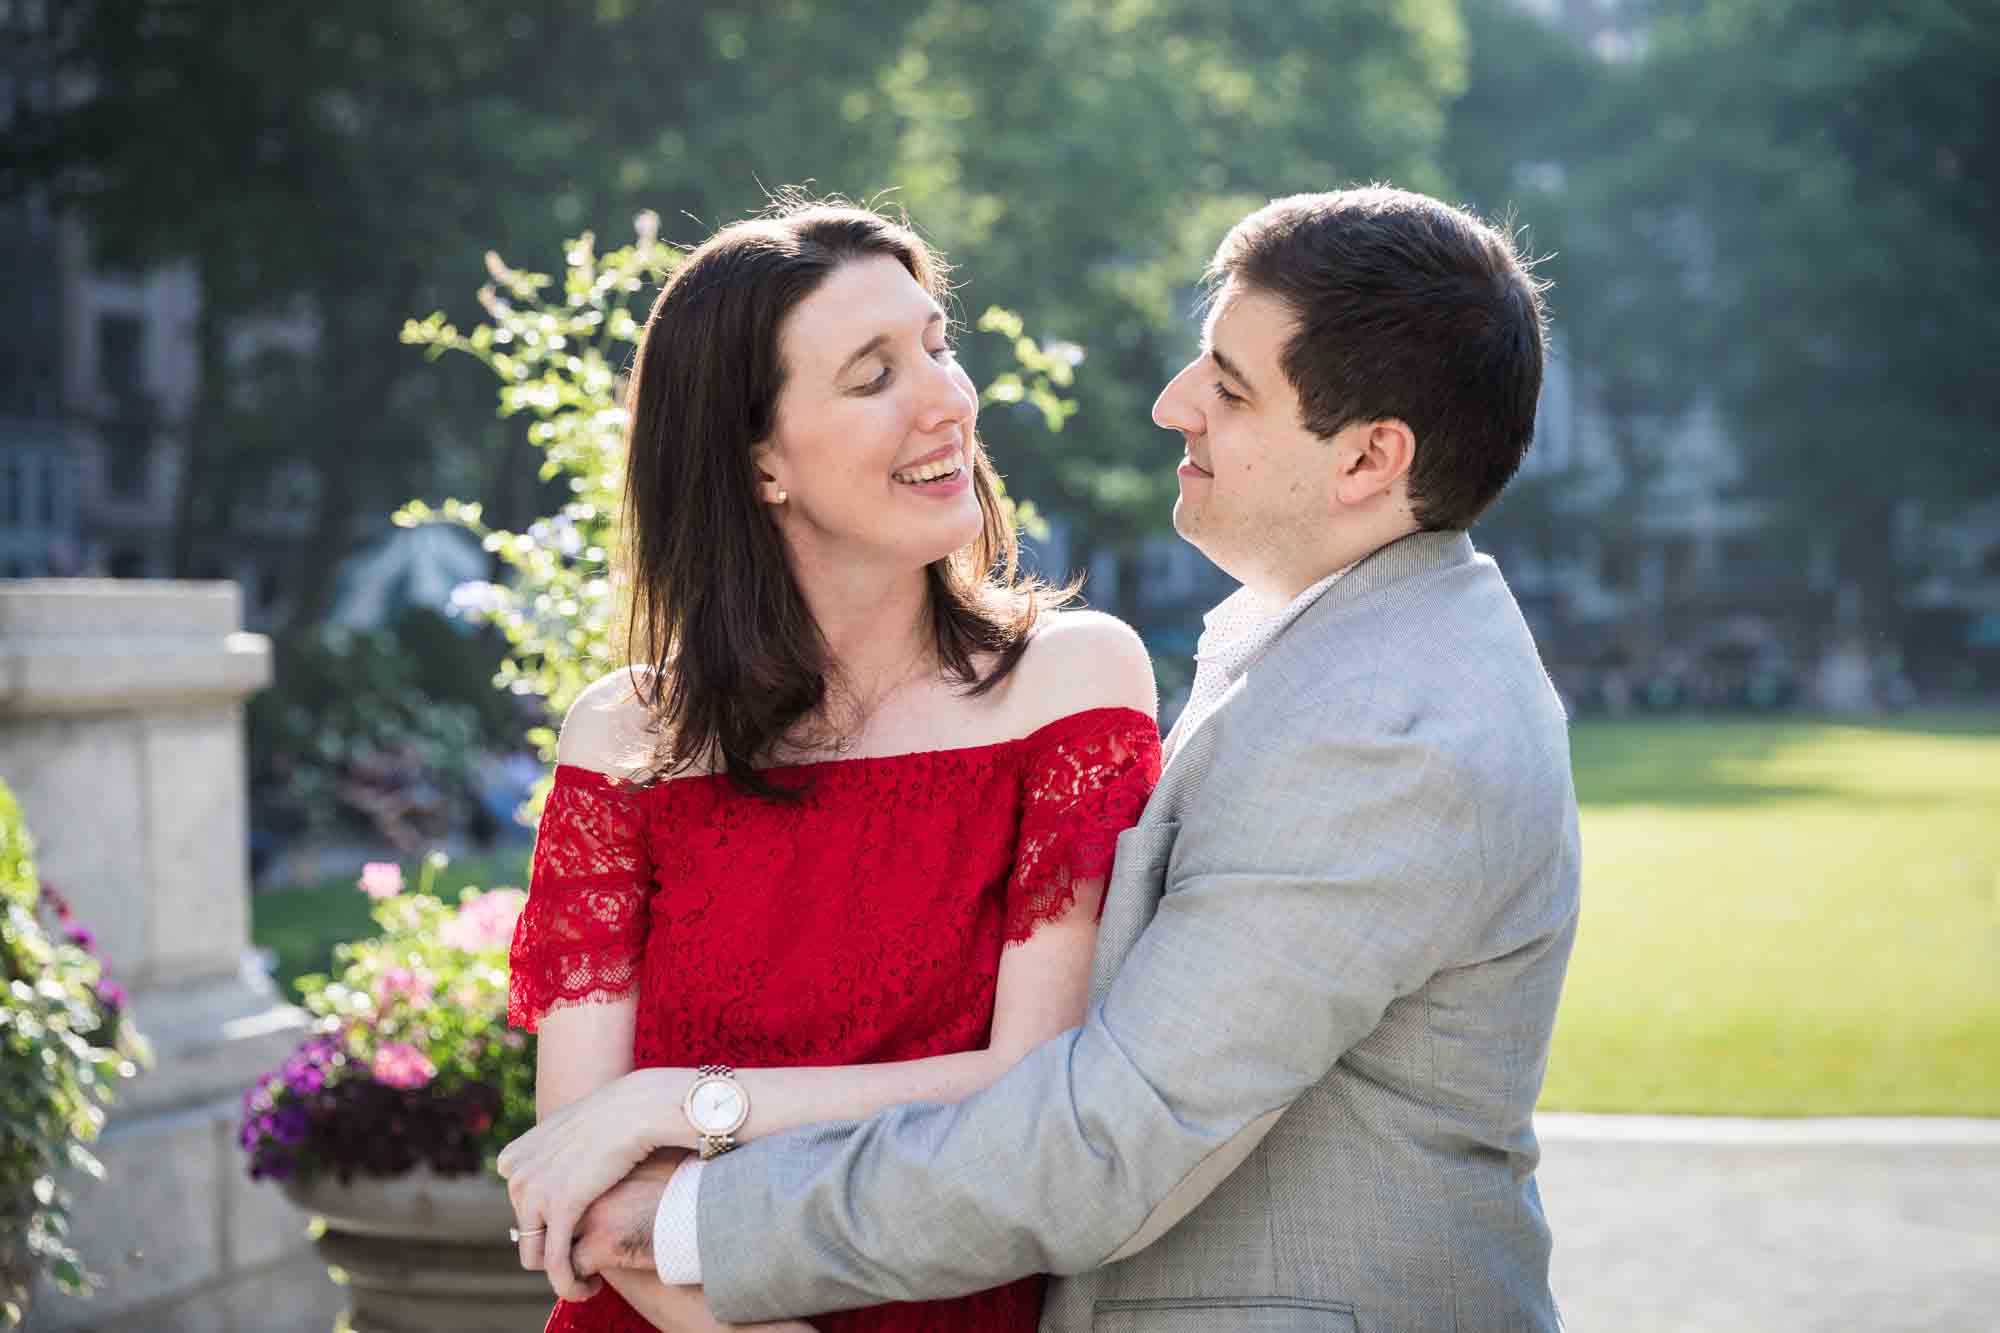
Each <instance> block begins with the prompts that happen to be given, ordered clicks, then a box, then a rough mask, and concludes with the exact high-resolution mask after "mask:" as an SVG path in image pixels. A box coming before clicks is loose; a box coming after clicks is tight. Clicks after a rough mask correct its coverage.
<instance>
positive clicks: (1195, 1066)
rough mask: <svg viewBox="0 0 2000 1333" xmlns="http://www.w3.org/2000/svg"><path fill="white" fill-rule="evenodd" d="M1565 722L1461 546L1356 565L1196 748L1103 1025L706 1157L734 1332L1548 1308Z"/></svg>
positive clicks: (1413, 540)
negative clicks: (980, 1078)
mask: <svg viewBox="0 0 2000 1333" xmlns="http://www.w3.org/2000/svg"><path fill="white" fill-rule="evenodd" d="M1577 872H1578V844H1577V826H1576V799H1575V795H1574V792H1573V790H1572V788H1571V784H1570V766H1569V745H1568V736H1567V730H1566V726H1565V722H1564V718H1563V714H1562V710H1561V707H1560V705H1559V703H1558V702H1557V699H1556V697H1555V693H1554V691H1553V690H1552V689H1551V688H1550V686H1549V682H1548V679H1547V677H1546V675H1545V674H1544V673H1543V670H1542V667H1541V663H1540V660H1539V658H1538V657H1537V655H1536V652H1535V647H1534V643H1533V641H1532V639H1531V638H1530V636H1529V633H1528V629H1527V626H1526V625H1525V624H1524V623H1523V621H1522V619H1521V616H1520V612H1519V610H1518V608H1517V607H1516V605H1515V603H1514V599H1513V597H1512V595H1511V594H1510V593H1509V592H1508V590H1507V586H1506V583H1505V582H1504V581H1503V580H1502V578H1501V576H1500V571H1499V570H1498V568H1497V567H1495V566H1494V564H1493V562H1492V561H1490V560H1488V559H1487V558H1485V557H1484V556H1480V555H1476V554H1475V553H1474V551H1473V549H1472V544H1471V542H1470V541H1469V540H1468V539H1467V538H1466V537H1465V536H1464V535H1463V534H1457V533H1419V534H1417V535H1415V536H1411V537H1408V538H1405V539H1403V540H1402V541H1399V542H1395V543H1392V544H1391V545H1389V546H1387V547H1385V548H1383V549H1382V550H1380V551H1378V552H1376V553H1375V554H1374V555H1373V556H1371V557H1369V558H1368V559H1366V560H1364V561H1363V562H1362V563H1361V564H1359V565H1357V566H1356V567H1355V568H1354V569H1353V570H1351V571H1350V572H1349V573H1348V574H1347V575H1345V576H1344V577H1342V578H1341V579H1339V580H1338V581H1336V582H1335V583H1334V585H1333V586H1332V587H1331V588H1330V589H1329V590H1328V591H1327V592H1326V593H1325V594H1324V595H1323V596H1322V597H1321V598H1320V600H1319V601H1318V602H1316V603H1314V604H1313V605H1312V606H1311V607H1310V608H1309V609H1307V610H1306V611H1305V612H1304V613H1303V614H1302V615H1301V616H1300V617H1299V618H1298V619H1297V620H1296V621H1294V622H1293V624H1292V625H1291V626H1290V627H1289V628H1287V629H1286V630H1285V631H1284V632H1283V633H1282V634H1281V635H1280V636H1279V637H1278V638H1277V639H1276V640H1274V641H1273V643H1272V644H1271V646H1270V647H1269V648H1268V649H1267V650H1266V651H1265V653H1264V654H1263V656H1262V657H1261V658H1260V659H1259V660H1258V661H1257V662H1256V663H1255V664H1253V665H1252V666H1251V667H1250V668H1249V669H1248V670H1247V671H1246V672H1245V673H1244V674H1243V675H1242V676H1241V677H1240V678H1239V679H1238V680H1237V681H1235V682H1234V683H1233V685H1232V686H1231V688H1230V690H1229V692H1228V694H1226V695H1225V696H1224V698H1223V700H1222V701H1221V703H1220V704H1219V705H1218V706H1217V707H1216V709H1215V710H1214V711H1213V712H1212V713H1210V714H1209V715H1208V716H1207V717H1205V718H1204V719H1202V720H1201V721H1200V722H1199V723H1198V724H1197V725H1196V726H1195V727H1194V728H1192V729H1191V730H1190V731H1189V732H1188V733H1187V734H1185V735H1183V736H1179V737H1176V744H1175V748H1174V750H1173V753H1172V755H1171V758H1170V762H1169V763H1168V765H1167V767H1166V770H1165V772H1164V774H1163V775H1162V778H1161V782H1160V785H1159V788H1158V789H1157V790H1156V791H1155V792H1154V795H1153V798H1152V800H1151V802H1150V803H1149V804H1148V806H1147V808H1146V811H1145V814H1144V816H1143V818H1142V819H1141V821H1140V823H1139V824H1138V825H1137V826H1135V827H1134V828H1132V829H1130V830H1128V831H1127V832H1126V833H1125V834H1124V835H1123V836H1122V837H1121V838H1120V839H1119V842H1118V854H1117V862H1116V865H1115V867H1114V869H1113V872H1112V882H1111V886H1110V890H1109V897H1108V899H1107V902H1106V907H1105V913H1104V923H1103V927H1102V931H1101V933H1100V936H1099V940H1098V946H1097V963H1096V969H1095V973H1094V977H1093V996H1092V1003H1091V1006H1090V1009H1089V1012H1088V1015H1087V1017H1086V1019H1085V1021H1084V1024H1083V1026H1082V1027H1080V1028H1078V1029H1075V1030H1073V1031H1070V1032H1068V1033H1065V1034H1063V1035H1062V1036H1060V1037H1057V1038H1055V1039H1054V1040H1052V1041H1049V1042H1047V1043H1045V1044H1044V1045H1042V1046H1041V1047H1039V1048H1037V1049H1036V1050H1035V1051H1033V1052H1032V1053H1031V1054H1029V1056H1028V1057H1027V1058H1026V1059H1024V1060H1023V1061H1022V1062H1021V1063H1020V1064H1019V1065H1017V1066H1016V1067H1015V1068H1014V1069H1013V1070H1012V1071H1011V1072H1010V1073H1009V1074H1007V1075H1006V1076H1005V1077H1004V1078H1003V1079H1002V1080H1001V1081H1000V1082H999V1083H997V1084H995V1085H994V1086H993V1087H992V1088H990V1089H988V1090H987V1091H985V1092H983V1093H980V1094H978V1095H976V1096H974V1097H971V1098H968V1099H967V1100H965V1101H964V1102H961V1103H959V1104H957V1105H918V1106H904V1107H899V1108H896V1109H893V1110H890V1111H887V1112H884V1113H882V1114H880V1115H877V1116H875V1117H874V1118H872V1119H870V1120H867V1121H863V1122H856V1123H845V1124H837V1125H826V1126H819V1127H816V1128H813V1129H809V1130H804V1131H800V1132H797V1133H793V1134H788V1135H781V1136H776V1137H774V1138H770V1139H766V1140H762V1141H760V1142H756V1143H753V1144H750V1145H749V1146H747V1147H746V1148H744V1149H743V1150H742V1151H739V1152H736V1153H732V1154H730V1155H728V1156H726V1157H721V1158H718V1159H716V1160H715V1161H713V1162H711V1163H710V1164H709V1165H708V1168H707V1170H706V1171H705V1172H704V1175H703V1179H702V1189H701V1201H700V1205H699V1217H700V1241H701V1257H702V1273H703V1278H704V1281H705V1284H706V1287H707V1291H708V1297H709V1301H710V1303H711V1305H712V1307H713V1308H714V1310H715V1312H716V1313H717V1315H719V1316H720V1317H722V1318H724V1319H727V1320H732V1321H747V1320H753V1319H768V1318H775V1317H779V1316H785V1315H802V1314H811V1313H815V1312H820V1311H826V1310H834V1309H845V1308H850V1307H853V1306H859V1305H870V1304H878V1303H882V1302H887V1301H901V1300H917V1299H931V1298H937V1297H944V1296H952V1295H958V1294H961V1293H964V1292H968V1291H973V1290H977V1289H980V1288H983V1287H990V1286H994V1285H997V1284H998V1283H1000V1282H1002V1281H1005V1280H1008V1279H1012V1278H1016V1277H1020V1276H1022V1275H1025V1274H1029V1273H1037V1272H1048V1273H1054V1274H1059V1275H1069V1276H1066V1277H1060V1278H1059V1279H1058V1280H1056V1281H1055V1282H1053V1283H1052V1284H1051V1286H1050V1290H1049V1297H1048V1301H1047V1305H1046V1308H1045V1311H1044V1315H1043V1321H1042V1328H1043V1330H1044V1333H1084V1331H1085V1330H1095V1331H1096V1333H1196V1331H1198V1330H1199V1331H1202V1333H1206V1331H1207V1330H1216V1331H1217V1333H1221V1331H1223V1330H1228V1331H1229V1333H1240V1331H1241V1330H1246V1329H1248V1330H1258V1331H1260V1333H1281V1331H1285V1333H1289V1331H1290V1330H1334V1329H1339V1330H1347V1329H1357V1330H1369V1331H1370V1333H1373V1331H1374V1330H1390V1329H1396V1330H1403V1329H1423V1330H1430V1329H1461V1330H1489V1329H1553V1328H1557V1327H1559V1325H1560V1321H1559V1319H1558V1316H1557V1313H1556V1308H1555V1302H1554V1299H1553V1297H1552V1296H1551V1295H1550V1292H1549V1285H1548V1260H1549V1232H1548V1227H1547V1224H1546V1222H1545V1221H1544V1219H1543V1215H1542V1207H1541V1200H1540V1197H1539V1195H1538V1194H1537V1192H1536V1189H1535V1181H1534V1170H1535V1164H1536V1161H1537V1160H1538V1157H1539V1149H1538V1147H1537V1145H1536V1142H1535V1135H1534V1129H1533V1125H1532V1123H1531V1115H1532V1112H1533V1109H1534V1104H1535V1098H1536V1094H1537V1092H1538V1091H1539V1089H1540V1087H1541V1081H1542V1074H1543V1069H1544V1066H1545V1063H1546V1059H1547V1054H1548V1044H1549V1032H1550V1029H1551V1027H1552V1025H1553V1023H1554V1019H1555V1011H1556V1000H1557V995H1558V993H1559V991H1560V989H1561V985H1562V978H1563V971H1564V968H1565V966H1566V964H1567V961H1568V957H1569V950H1570V944H1571V941H1572V938H1573V936H1574V933H1575V926H1576V914H1577Z"/></svg>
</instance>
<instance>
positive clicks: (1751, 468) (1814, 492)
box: [1588, 0, 2000, 617]
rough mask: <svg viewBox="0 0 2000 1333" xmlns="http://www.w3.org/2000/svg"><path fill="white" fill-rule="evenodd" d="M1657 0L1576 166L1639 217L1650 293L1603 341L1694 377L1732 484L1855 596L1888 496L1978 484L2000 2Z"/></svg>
mask: <svg viewBox="0 0 2000 1333" xmlns="http://www.w3.org/2000/svg"><path fill="white" fill-rule="evenodd" d="M1658 9H1659V11H1660V16H1659V19H1658V21H1657V22H1656V24H1655V25H1654V27H1653V29H1652V31H1651V33H1650V40H1649V44H1648V52H1647V55H1646V58H1645V59H1644V61H1643V62H1642V63H1641V64H1640V65H1639V66H1638V67H1636V68H1635V69H1634V70H1633V71H1632V74H1631V77H1630V78H1629V79H1627V80H1625V81H1624V86H1623V88H1622V89H1621V90H1620V91H1619V93H1618V97H1617V101H1616V104H1615V106H1614V108H1613V110H1612V113H1611V115H1612V118H1613V123H1614V124H1616V125H1617V126H1619V127H1620V128H1621V129H1622V135H1621V138H1622V144H1621V147H1620V150H1619V151H1618V152H1617V153H1616V155H1615V156H1614V155H1611V154H1606V155H1604V156H1603V157H1602V158H1600V160H1599V161H1598V162H1597V163H1596V165H1595V166H1594V168H1593V169H1592V171H1591V173H1590V179H1589V185H1588V202H1589V207H1590V208H1591V209H1592V210H1593V211H1594V212H1596V213H1598V214H1599V215H1600V216H1604V217H1615V218H1619V219H1622V220H1623V222H1622V224H1621V225H1622V226H1623V227H1624V228H1625V229H1626V232H1627V234H1628V235H1629V234H1635V233H1636V234H1637V235H1642V236H1650V237H1651V238H1652V240H1653V244H1652V245H1650V246H1647V247H1645V248H1643V249H1635V250H1633V251H1632V252H1631V253H1630V254H1629V255H1628V256H1627V258H1626V262H1625V264H1624V266H1623V269H1624V276H1623V278H1622V287H1623V289H1624V290H1625V291H1627V292H1629V293H1632V294H1634V295H1636V296H1637V297H1638V298H1639V301H1640V305H1641V308H1644V309H1646V310H1648V311H1649V312H1650V313H1649V317H1648V318H1647V319H1646V320H1645V323H1644V326H1643V332H1642V336H1641V337H1638V338H1632V337H1629V336H1628V337H1627V338H1626V339H1625V341H1627V342H1628V343H1635V344H1638V345H1640V346H1642V347H1644V348H1646V350H1647V351H1648V352H1649V353H1650V355H1651V356H1652V358H1653V360H1654V362H1655V363H1656V364H1660V365H1664V366H1669V367H1670V368H1671V374H1672V376H1673V377H1674V378H1675V379H1677V380H1678V381H1679V382H1680V383H1681V385H1682V386H1683V388H1684V392H1685V393H1687V394H1694V393H1697V392H1701V391H1705V390H1712V391H1713V392H1714V394H1715V396H1716V400H1717V402H1718V403H1719V405H1720V406H1721V407H1722V409H1723V411H1724V413H1725V417H1726V419H1727V421H1728V422H1729V424H1730V425H1731V426H1732V427H1733V428H1734V434H1735V435H1736V437H1737V440H1738V442H1739V445H1740V447H1741V448H1742V450H1743V452H1744V454H1745V456H1746V458H1747V461H1748V477H1747V483H1746V489H1747V490H1748V491H1749V492H1750V493H1752V494H1754V495H1758V496H1760V497H1763V498H1765V499H1767V500H1768V501H1769V502H1770V503H1771V512H1772V514H1773V516H1774V518H1775V519H1776V520H1777V521H1778V522H1779V523H1780V524H1782V525H1783V528H1782V532H1783V535H1784V536H1785V537H1786V538H1787V539H1797V538H1803V537H1807V536H1810V537H1811V538H1812V539H1814V540H1815V541H1816V542H1818V543H1821V544H1822V545H1823V547H1824V549H1826V550H1828V551H1830V553H1831V554H1832V555H1833V556H1834V558H1835V563H1836V566H1837V568H1838V570H1839V572H1840V574H1841V577H1842V579H1843V580H1844V581H1847V582H1849V583H1850V584H1851V585H1852V586H1854V587H1857V588H1858V589H1860V590H1861V591H1862V592H1863V594H1864V597H1865V601H1866V607H1865V608H1864V609H1865V610H1867V611H1869V612H1871V613H1873V614H1874V615H1876V616H1878V617H1879V616H1880V615H1882V614H1885V613H1888V612H1889V611H1891V609H1892V608H1893V606H1894V599H1895V591H1896V588H1897V587H1898V585H1899V583H1900V582H1901V581H1902V571H1899V570H1898V568H1897V565H1896V558H1895V548H1894V542H1893V540H1892V534H1893V527H1894V515H1895V513H1896V511H1897V509H1898V507H1899V505H1900V504H1901V503H1902V502H1903V501H1905V500H1908V499H1917V500H1922V501H1925V502H1928V504H1929V506H1930V509H1931V512H1933V513H1935V512H1938V511H1940V510H1949V509H1950V508H1952V507H1954V506H1956V505H1959V504H1961V503H1965V502H1970V501H1977V500H1980V499H1987V498H1991V497H1992V496H1993V495H1994V494H1995V492H1996V490H2000V449H1996V447H1995V445H1994V439H1993V429H1994V428H1993V423H1994V421H1996V420H2000V377H1996V376H1994V375H1992V374H1991V373H1990V371H1989V369H1988V367H1987V366H1986V364H1985V362H1986V358H1987V356H1988V354H1989V349H1990V348H1991V347H1992V346H1993V345H1994V343H1995V341H1996V338H2000V303H1996V302H1995V301H1994V299H1993V294H1994V293H1995V292H1996V291H2000V259H1996V255H1995V251H1994V248H1993V237H1994V236H1995V235H1996V233H2000V207H1996V205H2000V196H1996V191H2000V140H1996V138H1995V137H1994V135H1993V134H1992V132H1991V127H1992V125H1994V124H1995V123H1996V122H2000V74H1996V71H2000V4H1996V3H1994V0H1909V2H1908V3H1903V4H1896V5H1881V4H1876V3H1871V2H1870V0H1755V3H1751V2H1749V0H1660V3H1659V4H1658ZM1669 465H1670V460H1669ZM1800 563H1801V564H1802V563H1803V562H1800Z"/></svg>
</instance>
